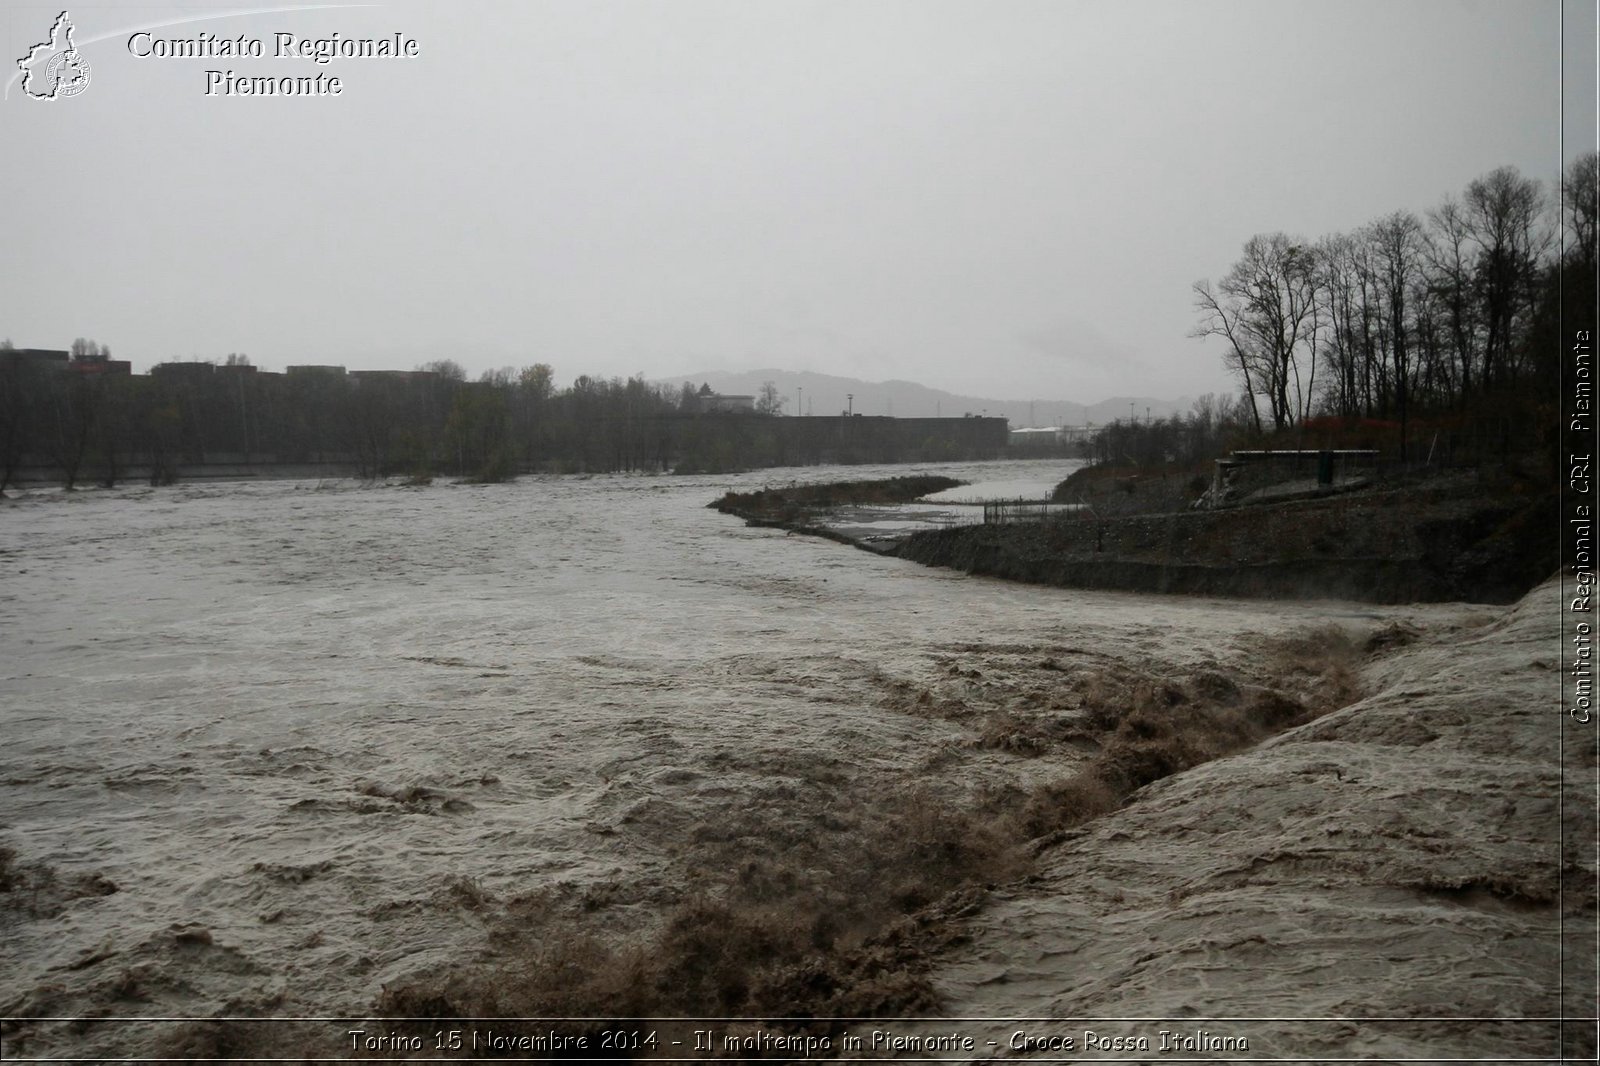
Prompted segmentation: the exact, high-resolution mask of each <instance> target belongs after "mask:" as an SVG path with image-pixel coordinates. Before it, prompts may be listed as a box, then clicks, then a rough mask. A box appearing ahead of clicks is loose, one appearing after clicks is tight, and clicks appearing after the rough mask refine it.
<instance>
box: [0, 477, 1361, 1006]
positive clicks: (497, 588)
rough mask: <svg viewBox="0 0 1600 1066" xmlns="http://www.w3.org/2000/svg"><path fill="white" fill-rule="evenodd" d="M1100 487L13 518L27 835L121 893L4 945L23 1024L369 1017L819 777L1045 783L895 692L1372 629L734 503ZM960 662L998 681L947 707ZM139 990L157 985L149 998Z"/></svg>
mask: <svg viewBox="0 0 1600 1066" xmlns="http://www.w3.org/2000/svg"><path fill="white" fill-rule="evenodd" d="M1070 468H1071V464H1063V463H1059V462H1057V463H1048V462H1038V463H1017V462H1009V463H987V464H933V465H928V466H923V467H917V468H914V469H913V468H906V467H883V468H870V467H869V468H861V467H852V468H848V469H839V468H832V469H827V468H812V469H796V470H781V471H771V470H769V471H761V472H757V473H751V474H743V475H735V476H696V477H625V476H615V477H590V478H581V477H565V478H524V479H521V480H519V481H517V482H514V483H510V484H504V485H490V486H467V485H451V484H445V483H442V482H440V483H435V484H433V485H431V486H427V487H420V488H411V487H401V486H398V485H362V484H359V483H356V482H351V481H340V482H322V483H317V482H251V483H228V484H203V483H195V484H184V485H178V486H174V487H171V488H161V489H150V488H146V487H143V486H133V487H127V488H120V489H116V490H94V491H85V492H78V493H72V494H62V493H59V492H51V491H37V490H36V491H33V492H29V493H25V494H24V495H23V497H22V498H21V499H19V500H15V501H9V502H7V503H5V504H4V505H3V506H0V734H3V736H4V738H5V743H4V745H3V746H0V845H3V846H5V847H9V848H11V849H13V851H14V852H15V854H16V859H17V861H19V862H23V863H33V864H41V865H44V866H48V867H49V868H50V869H51V870H52V871H54V876H55V878H56V879H57V880H58V881H59V882H60V883H61V884H69V883H73V879H74V878H77V879H83V878H89V877H98V878H103V879H104V880H105V881H106V882H109V883H110V884H114V885H115V886H116V891H115V892H111V893H110V894H99V893H84V894H80V895H76V896H74V895H73V894H72V893H67V897H69V898H64V899H63V901H62V902H61V903H60V904H59V905H58V906H54V907H51V906H42V907H36V908H35V912H36V913H33V914H21V915H19V914H16V913H10V914H7V915H6V916H5V917H4V918H3V919H0V921H3V922H4V925H5V928H4V935H3V936H0V1007H3V1013H7V1014H15V1013H23V1012H33V1013H46V1014H53V1015H67V1014H76V1013H82V1012H86V1011H90V1010H104V1011H107V1012H109V1013H113V1014H117V1013H124V1014H141V1013H145V1014H147V1013H153V1012H156V1011H158V1010H165V1011H168V1012H174V1013H177V1012H181V1013H187V1014H192V1015H207V1014H212V1013H217V1012H220V1011H225V1010H229V1009H236V1010H244V1011H246V1012H259V1013H274V1014H300V1015H307V1016H310V1015H317V1014H325V1013H329V1012H347V1013H358V1012H360V1011H363V1010H366V1009H368V1008H369V1007H370V1005H371V1003H372V1001H373V997H374V996H375V995H376V994H377V993H378V991H379V990H380V989H381V988H382V987H383V986H384V985H386V984H390V983H393V982H396V981H400V980H403V979H406V978H408V977H409V976H413V975H415V974H417V973H419V972H423V971H426V970H428V969H429V968H435V967H439V966H442V965H445V964H447V963H449V962H453V961H459V960H461V959H463V958H468V957H471V956H472V955H473V954H474V953H475V952H477V951H479V950H480V949H481V939H482V935H483V930H482V928H481V925H480V924H479V920H478V918H477V917H476V916H475V915H474V914H473V912H471V911H470V910H469V909H462V908H451V907H448V906H443V905H441V904H440V900H441V898H443V897H444V896H447V895H448V894H449V893H450V892H452V891H454V890H456V889H457V888H459V886H461V885H469V886H471V887H472V891H474V892H476V891H480V890H481V891H482V892H483V893H485V894H487V895H489V896H492V897H502V898H503V897H506V896H510V895H514V894H516V893H517V892H519V891H522V890H525V889H527V888H528V887H529V886H537V885H552V884H565V885H568V886H574V885H576V886H585V885H593V886H604V887H605V889H606V891H608V892H610V893H612V894H613V895H615V894H617V893H622V898H625V899H627V900H632V901H634V902H636V903H637V906H638V907H639V908H641V909H644V910H648V908H649V906H650V905H651V900H652V898H654V897H653V893H655V892H656V891H657V890H660V891H665V890H666V888H667V887H669V886H664V885H663V884H662V882H663V880H664V879H666V878H668V877H669V876H670V875H669V873H668V872H667V871H668V870H669V869H670V860H671V857H672V855H673V853H674V852H675V850H676V843H675V842H676V841H678V840H681V839H682V837H683V834H685V833H686V832H688V831H689V830H690V829H691V828H692V827H693V826H695V825H696V824H698V823H699V822H701V821H703V820H705V819H707V818H715V817H717V816H718V812H719V811H725V810H727V809H729V807H730V805H731V806H740V805H745V804H748V803H752V802H757V801H758V800H760V799H761V797H766V798H767V799H766V800H765V801H771V802H776V801H774V800H772V797H773V796H775V795H779V793H775V792H774V791H773V790H774V789H775V788H778V787H779V786H781V785H782V784H783V782H784V781H785V780H786V779H788V778H789V777H790V775H791V771H792V770H793V768H794V767H796V766H799V765H801V764H804V763H806V762H808V761H813V760H819V759H821V760H826V761H828V762H829V763H830V765H836V766H838V767H839V768H841V769H840V772H841V773H846V774H849V775H867V776H873V775H879V776H887V777H895V776H896V775H898V776H900V777H904V778H905V779H907V780H913V779H914V780H916V781H917V782H918V783H919V785H923V786H926V787H930V788H934V789H936V790H939V791H940V792H941V794H944V795H948V796H949V797H950V798H951V799H952V801H953V802H959V800H960V798H961V797H962V796H963V795H965V794H967V793H968V792H969V791H970V790H971V789H972V788H975V787H977V786H978V785H980V784H989V785H995V784H1005V783H1007V782H1019V783H1027V782H1028V781H1029V780H1031V779H1033V778H1035V777H1037V775H1038V774H1039V773H1040V772H1041V771H1040V769H1039V768H1038V767H1037V765H1036V763H1030V762H1029V761H1028V760H1026V759H1024V758H1021V757H1016V756H1010V755H1007V754H1006V753H1004V752H993V751H982V752H978V751H973V750H972V749H971V747H970V745H969V744H968V743H967V741H968V740H969V737H968V736H967V735H966V733H965V732H964V730H963V728H962V727H961V726H960V725H959V724H957V723H954V722H952V721H949V720H943V719H939V718H934V717H926V716H918V715H912V714H906V713H903V712H902V710H900V709H898V708H897V706H896V705H895V704H894V702H893V701H892V700H886V698H885V692H886V691H891V690H893V689H894V687H895V686H897V685H898V686H900V687H902V688H905V687H907V686H915V685H927V686H932V685H943V686H944V688H943V689H941V691H942V692H944V693H946V694H949V693H950V692H952V691H956V692H957V694H958V695H959V692H960V691H967V692H970V693H971V695H972V698H974V699H978V698H982V699H989V700H992V701H999V702H1001V703H1003V701H1004V700H1005V699H1007V698H1009V697H1008V696H1007V691H1008V690H1007V689H1006V688H1005V664H1006V663H1007V662H1021V661H1024V660H1030V661H1031V660H1032V659H1037V658H1039V657H1040V656H1057V657H1072V656H1077V657H1079V658H1080V659H1087V658H1093V657H1101V658H1116V659H1118V660H1119V661H1124V662H1135V663H1138V664H1140V665H1141V668H1143V669H1147V670H1149V671H1150V672H1152V673H1154V674H1159V673H1160V672H1162V671H1163V670H1167V669H1170V668H1172V666H1173V665H1174V664H1180V663H1187V664H1193V663H1197V662H1205V661H1210V660H1213V659H1217V658H1224V659H1225V658H1228V657H1229V656H1234V655H1236V654H1237V653H1238V648H1239V647H1240V646H1241V645H1240V642H1241V641H1243V640H1244V639H1245V638H1247V637H1252V636H1257V635H1261V634H1273V633H1277V632H1281V631H1284V630H1286V629H1292V628H1295V627H1297V626H1300V625H1307V624H1316V623H1320V622H1323V621H1326V620H1327V619H1328V617H1329V616H1330V615H1332V616H1340V617H1349V616H1362V617H1365V618H1373V617H1376V615H1375V614H1373V613H1371V612H1370V611H1369V610H1368V609H1367V608H1362V607H1354V606H1351V605H1341V604H1315V603H1310V604H1281V603H1251V602H1237V601H1221V600H1204V599H1179V598H1155V597H1146V596H1136V595H1124V594H1116V593H1103V592H1095V593H1091V592H1082V591H1074V590H1064V589H1049V588H1039V587H1029V586H1023V585H1013V584H1006V583H1003V582H1000V581H995V580H989V579H982V578H973V577H969V576H966V575H964V574H960V573H956V572H952V571H943V570H935V569H929V568H925V567H921V566H918V565H916V564H914V563H910V562H905V561H901V560H897V559H892V558H884V557H879V556H875V555H872V554H869V553H866V552H861V551H856V550H853V549H851V548H849V547H845V546H842V545H840V544H836V543H833V542H830V541H824V540H818V539H811V538H806V537H802V536H793V535H787V534H785V533H783V532H782V531H778V530H771V529H756V528H747V527H746V526H744V525H743V523H741V522H740V521H738V520H737V519H734V518H731V517H729V516H726V515H723V514H719V513H717V512H715V511H712V510H709V509H708V508H707V507H706V504H707V503H708V502H709V501H711V500H713V499H715V498H716V497H718V496H720V495H721V494H722V493H723V492H724V491H726V490H728V489H738V490H749V489H753V488H759V487H761V486H763V485H777V484H782V483H786V482H789V481H793V480H805V481H821V480H837V479H841V478H851V479H855V478H865V477H877V476H894V475H898V474H905V473H911V472H917V473H922V472H927V473H947V474H950V475H951V476H954V477H959V478H963V479H966V480H969V481H984V480H994V481H998V482H1004V483H1006V484H1008V485H1012V486H1014V485H1015V484H1016V483H1017V482H1019V481H1030V480H1031V481H1035V482H1037V483H1039V484H1049V483H1050V482H1052V481H1053V480H1056V479H1058V478H1059V477H1060V476H1063V475H1064V474H1065V472H1066V471H1067V470H1069V469H1070ZM1008 494H1011V495H1014V494H1015V493H1014V492H1008ZM1063 661H1065V660H1063ZM952 664H956V665H955V667H954V668H955V669H956V671H957V675H959V677H961V678H964V677H965V676H966V675H964V674H961V671H962V670H971V672H972V673H974V674H977V673H979V672H980V671H982V672H983V673H985V674H987V675H988V676H987V677H986V679H985V680H983V681H981V682H980V681H973V680H960V684H961V685H965V686H967V687H966V688H965V689H962V690H952V689H951V688H950V687H949V686H950V685H951V684H954V683H955V682H953V681H952V680H951V678H952V672H951V671H952ZM985 686H988V687H985ZM995 686H998V688H996V687H995ZM784 795H787V793H785V794H784ZM784 802H792V803H795V804H803V803H804V802H805V800H804V795H803V793H797V794H796V795H795V798H792V799H790V800H785V801H784ZM453 886H454V887H453ZM185 930H195V931H196V932H193V933H192V934H188V933H185ZM200 931H203V932H200ZM130 972H131V973H133V974H134V975H135V976H136V977H140V978H141V980H142V982H143V983H142V988H143V989H144V990H145V991H144V993H143V995H142V998H136V999H134V1000H131V1001H128V1002H123V1001H121V1000H119V999H118V997H117V995H116V991H117V989H118V988H124V989H125V988H126V985H125V984H124V985H118V984H117V982H118V981H119V980H121V981H125V980H126V975H127V974H128V973H130ZM153 1004H154V1006H152V1005H153Z"/></svg>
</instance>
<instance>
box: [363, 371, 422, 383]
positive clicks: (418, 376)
mask: <svg viewBox="0 0 1600 1066" xmlns="http://www.w3.org/2000/svg"><path fill="white" fill-rule="evenodd" d="M349 377H350V380H351V382H353V383H354V384H357V385H362V384H373V385H376V384H379V383H381V382H385V381H401V382H422V381H437V380H438V379H439V372H438V371H437V370H352V371H350V374H349Z"/></svg>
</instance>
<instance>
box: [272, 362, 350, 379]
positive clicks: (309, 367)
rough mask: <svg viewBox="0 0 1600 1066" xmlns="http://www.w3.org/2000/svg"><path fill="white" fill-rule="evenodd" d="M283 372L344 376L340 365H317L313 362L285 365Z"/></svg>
mask: <svg viewBox="0 0 1600 1066" xmlns="http://www.w3.org/2000/svg"><path fill="white" fill-rule="evenodd" d="M283 372H284V373H285V374H289V375H291V376H292V375H295V374H332V375H333V376H334V377H341V378H342V377H344V367H342V366H318V365H316V364H315V363H307V364H304V365H301V366H286V367H284V368H283Z"/></svg>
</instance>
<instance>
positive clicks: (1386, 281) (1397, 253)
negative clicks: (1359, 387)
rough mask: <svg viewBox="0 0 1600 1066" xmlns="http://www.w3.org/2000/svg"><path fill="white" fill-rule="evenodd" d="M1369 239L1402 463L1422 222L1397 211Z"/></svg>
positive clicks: (1367, 235) (1367, 234) (1372, 228)
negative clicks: (1411, 308) (1389, 359)
mask: <svg viewBox="0 0 1600 1066" xmlns="http://www.w3.org/2000/svg"><path fill="white" fill-rule="evenodd" d="M1365 239H1366V242H1367V244H1368V246H1369V247H1370V248H1371V249H1372V257H1373V260H1374V262H1375V264H1376V266H1377V277H1378V283H1379V294H1380V297H1381V302H1380V303H1379V305H1378V310H1379V314H1380V315H1381V316H1382V318H1383V322H1384V328H1385V332H1386V334H1387V336H1388V340H1389V351H1390V354H1391V356H1392V364H1393V378H1392V380H1393V395H1394V402H1395V411H1396V413H1397V414H1398V415H1399V418H1400V459H1401V461H1402V462H1403V461H1404V460H1405V457H1406V417H1407V410H1408V407H1407V403H1408V400H1409V398H1410V392H1411V376H1412V373H1413V371H1412V366H1411V362H1412V358H1411V355H1412V343H1411V341H1412V336H1413V333H1414V332H1415V327H1414V324H1413V322H1412V320H1411V315H1410V312H1409V311H1408V302H1409V301H1410V299H1411V297H1412V295H1413V293H1414V291H1415V289H1416V287H1417V286H1418V285H1419V284H1420V282H1421V280H1422V222H1421V220H1420V219H1418V218H1417V217H1416V216H1415V215H1413V214H1412V213H1411V212H1409V211H1396V212H1395V213H1394V214H1392V215H1388V216H1387V217H1385V218H1382V219H1379V220H1378V221H1377V222H1374V223H1372V224H1371V225H1369V226H1368V227H1367V229H1366V232H1365Z"/></svg>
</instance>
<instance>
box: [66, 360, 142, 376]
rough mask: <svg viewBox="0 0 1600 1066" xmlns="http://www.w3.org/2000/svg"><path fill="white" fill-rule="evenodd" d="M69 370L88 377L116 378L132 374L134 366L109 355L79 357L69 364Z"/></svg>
mask: <svg viewBox="0 0 1600 1066" xmlns="http://www.w3.org/2000/svg"><path fill="white" fill-rule="evenodd" d="M67 369H68V370H71V371H73V372H74V373H78V374H83V375H85V376H87V377H114V376H117V375H128V374H132V373H133V364H132V363H130V362H128V360H126V359H113V358H111V357H110V356H109V355H78V356H74V357H73V358H72V360H71V362H69V363H67Z"/></svg>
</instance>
